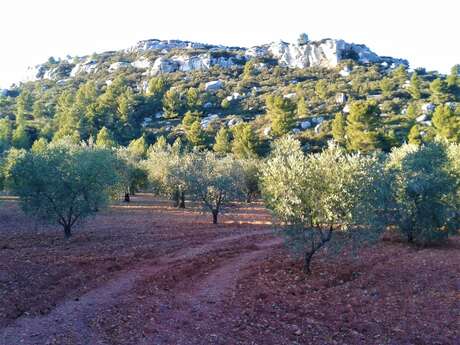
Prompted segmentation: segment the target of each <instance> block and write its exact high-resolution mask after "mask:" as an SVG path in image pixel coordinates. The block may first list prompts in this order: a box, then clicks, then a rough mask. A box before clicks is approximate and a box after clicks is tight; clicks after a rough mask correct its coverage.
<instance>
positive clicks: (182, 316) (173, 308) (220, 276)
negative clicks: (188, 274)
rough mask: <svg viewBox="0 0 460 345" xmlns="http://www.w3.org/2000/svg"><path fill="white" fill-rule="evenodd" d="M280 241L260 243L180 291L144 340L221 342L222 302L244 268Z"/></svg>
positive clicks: (148, 344) (184, 344)
mask: <svg viewBox="0 0 460 345" xmlns="http://www.w3.org/2000/svg"><path fill="white" fill-rule="evenodd" d="M280 243H281V239H279V238H276V239H270V240H266V241H263V242H260V243H257V244H256V249H255V250H254V251H250V252H247V253H243V254H241V255H238V256H237V257H235V258H232V259H230V260H227V261H225V262H224V263H223V264H221V265H220V266H219V267H218V268H217V269H214V270H213V271H211V272H210V274H209V275H208V276H207V277H206V279H203V280H201V281H199V282H198V283H197V284H195V285H192V286H190V287H189V289H188V291H185V292H182V293H181V292H179V293H178V295H177V296H176V297H175V300H174V301H173V303H172V305H170V306H169V308H167V309H166V310H165V312H163V313H162V315H161V317H160V318H158V320H157V321H159V322H157V323H156V325H155V328H156V332H155V334H154V335H153V336H150V337H147V338H146V339H144V341H143V342H141V344H142V345H153V344H155V345H163V344H164V345H170V344H176V345H193V344H221V340H220V339H219V336H218V335H217V334H215V333H216V331H218V330H221V329H222V327H221V326H222V323H223V322H225V321H224V320H221V319H219V316H220V315H221V308H223V307H224V306H223V305H222V302H223V301H224V300H225V299H226V298H228V297H231V294H232V293H233V292H234V290H235V287H236V282H237V280H238V277H239V273H240V271H241V270H243V269H244V268H245V267H246V266H248V265H249V264H252V263H254V261H256V260H261V259H263V257H264V256H266V255H267V253H268V250H269V248H271V247H273V246H276V245H279V244H280ZM222 341H224V340H222ZM222 344H224V343H223V342H222Z"/></svg>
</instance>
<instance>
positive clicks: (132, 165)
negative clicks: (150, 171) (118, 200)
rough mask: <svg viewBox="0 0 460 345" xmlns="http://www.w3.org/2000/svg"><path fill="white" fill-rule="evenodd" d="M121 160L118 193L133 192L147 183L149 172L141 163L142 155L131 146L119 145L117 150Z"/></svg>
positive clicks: (116, 152) (118, 170)
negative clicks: (130, 147)
mask: <svg viewBox="0 0 460 345" xmlns="http://www.w3.org/2000/svg"><path fill="white" fill-rule="evenodd" d="M115 154H116V157H117V158H118V160H119V164H118V166H117V167H118V169H117V172H118V175H119V176H120V184H119V186H118V187H119V188H117V190H116V192H117V193H118V195H122V194H125V193H129V194H133V193H135V192H137V191H138V190H139V189H140V188H142V187H144V186H145V185H146V180H147V172H146V171H145V169H144V168H143V166H142V165H141V164H140V162H141V159H140V157H139V156H138V155H137V154H136V153H135V152H133V151H132V150H130V149H129V147H119V148H117V149H116V150H115Z"/></svg>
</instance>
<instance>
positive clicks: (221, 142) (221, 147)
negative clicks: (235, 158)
mask: <svg viewBox="0 0 460 345" xmlns="http://www.w3.org/2000/svg"><path fill="white" fill-rule="evenodd" d="M212 148H213V150H214V152H216V153H222V154H226V153H229V152H230V151H231V146H230V131H229V130H228V129H227V128H226V127H224V126H222V127H221V128H220V129H219V131H218V132H217V135H216V142H215V143H214V146H213V147H212Z"/></svg>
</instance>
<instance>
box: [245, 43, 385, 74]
mask: <svg viewBox="0 0 460 345" xmlns="http://www.w3.org/2000/svg"><path fill="white" fill-rule="evenodd" d="M307 39H308V37H307ZM269 55H271V56H273V57H274V58H275V59H277V60H278V63H279V64H280V65H281V66H286V67H297V68H306V67H313V66H319V67H326V68H333V67H335V66H337V64H338V63H339V62H340V61H341V60H345V59H354V60H357V61H359V62H362V63H370V62H379V61H380V60H381V59H380V57H379V56H378V55H377V54H375V53H373V52H372V51H371V50H370V49H369V48H367V47H366V46H365V45H358V44H353V43H347V42H345V41H343V40H335V39H329V38H328V39H324V40H321V41H315V42H309V41H307V42H305V40H300V39H299V42H298V43H287V42H283V41H280V42H275V43H271V44H268V45H263V46H256V47H252V48H249V49H248V50H247V51H246V56H248V57H263V56H269Z"/></svg>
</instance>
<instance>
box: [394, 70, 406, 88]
mask: <svg viewBox="0 0 460 345" xmlns="http://www.w3.org/2000/svg"><path fill="white" fill-rule="evenodd" d="M392 76H393V77H394V78H395V80H396V81H397V82H398V84H399V85H403V84H404V83H405V82H406V80H407V78H408V75H407V71H406V68H405V67H404V65H399V66H398V67H396V68H395V70H394V71H393V73H392Z"/></svg>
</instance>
